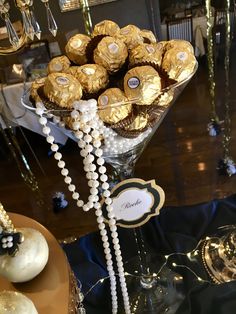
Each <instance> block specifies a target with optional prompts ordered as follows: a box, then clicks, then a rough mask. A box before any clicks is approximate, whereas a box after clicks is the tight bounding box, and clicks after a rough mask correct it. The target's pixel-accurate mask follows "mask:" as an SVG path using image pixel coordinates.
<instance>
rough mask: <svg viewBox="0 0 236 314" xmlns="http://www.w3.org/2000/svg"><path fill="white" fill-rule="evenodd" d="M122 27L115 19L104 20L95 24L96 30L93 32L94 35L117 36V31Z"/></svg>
mask: <svg viewBox="0 0 236 314" xmlns="http://www.w3.org/2000/svg"><path fill="white" fill-rule="evenodd" d="M119 30H120V27H119V26H118V25H117V24H116V23H115V22H113V21H110V20H104V21H102V22H100V23H98V24H96V25H95V26H94V30H93V32H92V36H93V37H95V36H98V35H108V36H115V35H116V33H117V32H119Z"/></svg>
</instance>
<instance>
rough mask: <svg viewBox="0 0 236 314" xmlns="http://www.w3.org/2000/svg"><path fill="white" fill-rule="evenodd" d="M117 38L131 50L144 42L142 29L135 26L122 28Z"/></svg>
mask: <svg viewBox="0 0 236 314" xmlns="http://www.w3.org/2000/svg"><path fill="white" fill-rule="evenodd" d="M116 37H117V38H119V39H120V40H122V41H123V42H124V43H125V44H126V46H127V48H128V49H129V50H130V49H133V48H135V47H136V46H138V45H140V44H142V43H143V42H144V39H143V37H142V35H141V31H140V29H139V28H138V27H137V26H135V25H127V26H125V27H123V28H121V29H120V31H119V32H118V33H117V35H116Z"/></svg>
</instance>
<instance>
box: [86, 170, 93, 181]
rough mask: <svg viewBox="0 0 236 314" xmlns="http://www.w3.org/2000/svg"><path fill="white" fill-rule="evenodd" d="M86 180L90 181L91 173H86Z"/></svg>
mask: <svg viewBox="0 0 236 314" xmlns="http://www.w3.org/2000/svg"><path fill="white" fill-rule="evenodd" d="M86 178H87V179H88V180H91V179H92V173H91V172H87V173H86Z"/></svg>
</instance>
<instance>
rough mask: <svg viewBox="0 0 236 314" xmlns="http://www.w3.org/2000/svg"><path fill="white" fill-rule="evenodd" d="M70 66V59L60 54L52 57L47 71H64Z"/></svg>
mask: <svg viewBox="0 0 236 314" xmlns="http://www.w3.org/2000/svg"><path fill="white" fill-rule="evenodd" d="M69 67H70V60H69V59H68V58H67V56H60V57H56V58H53V59H52V60H51V61H50V62H49V63H48V67H47V71H48V73H54V72H66V71H67V70H68V69H69Z"/></svg>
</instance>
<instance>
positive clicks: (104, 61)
mask: <svg viewBox="0 0 236 314" xmlns="http://www.w3.org/2000/svg"><path fill="white" fill-rule="evenodd" d="M127 57H128V50H127V47H126V45H125V44H124V43H123V42H122V41H121V40H119V39H117V38H114V37H110V36H107V37H104V38H103V39H102V40H101V41H100V42H99V44H98V45H97V48H96V49H95V50H94V61H95V63H97V64H100V65H102V66H103V67H104V68H105V69H107V71H108V72H110V73H115V72H117V71H118V70H119V69H120V68H121V67H122V65H123V64H124V63H125V60H126V58H127Z"/></svg>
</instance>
